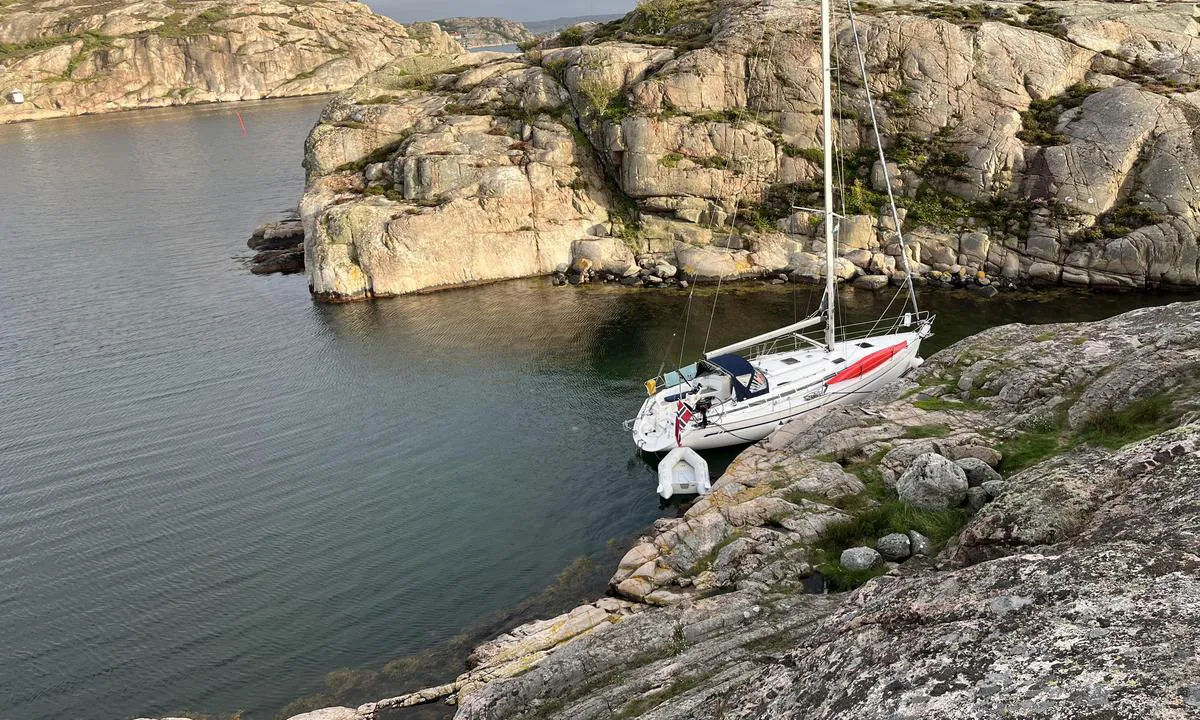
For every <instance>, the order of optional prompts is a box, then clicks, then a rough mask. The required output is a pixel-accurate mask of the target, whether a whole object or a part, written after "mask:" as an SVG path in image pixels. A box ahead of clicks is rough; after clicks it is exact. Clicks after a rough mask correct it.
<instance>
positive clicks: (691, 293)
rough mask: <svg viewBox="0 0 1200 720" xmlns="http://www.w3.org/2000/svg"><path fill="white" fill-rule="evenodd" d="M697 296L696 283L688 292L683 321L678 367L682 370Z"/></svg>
mask: <svg viewBox="0 0 1200 720" xmlns="http://www.w3.org/2000/svg"><path fill="white" fill-rule="evenodd" d="M695 294H696V283H692V287H691V290H689V291H688V301H687V311H686V314H685V315H684V320H683V339H681V340H680V341H679V365H678V367H681V368H682V367H683V351H684V349H686V348H687V331H688V323H689V322H690V321H691V318H692V297H694V296H695ZM659 374H661V372H660V373H659Z"/></svg>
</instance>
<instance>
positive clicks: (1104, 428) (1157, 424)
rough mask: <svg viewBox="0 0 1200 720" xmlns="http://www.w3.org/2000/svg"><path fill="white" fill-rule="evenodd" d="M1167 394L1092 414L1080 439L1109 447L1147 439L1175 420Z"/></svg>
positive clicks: (1116, 447) (1117, 446)
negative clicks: (1116, 409) (1118, 408)
mask: <svg viewBox="0 0 1200 720" xmlns="http://www.w3.org/2000/svg"><path fill="white" fill-rule="evenodd" d="M1173 419H1174V418H1173V417H1172V414H1171V398H1170V397H1169V396H1168V395H1167V393H1160V394H1158V395H1152V396H1151V397H1148V398H1144V399H1142V400H1138V401H1136V402H1133V403H1130V404H1129V406H1128V407H1126V408H1125V409H1124V410H1118V411H1115V412H1109V413H1103V414H1099V415H1093V416H1092V417H1090V418H1088V419H1087V421H1086V422H1085V423H1084V424H1083V427H1081V428H1080V430H1079V439H1080V440H1082V441H1083V442H1085V443H1088V444H1089V445H1099V446H1100V447H1105V448H1108V449H1110V450H1116V449H1118V448H1121V447H1124V446H1125V445H1128V444H1129V443H1131V442H1137V441H1138V440H1144V439H1146V438H1148V437H1150V436H1151V435H1154V434H1156V433H1158V432H1161V431H1162V430H1164V429H1166V428H1167V427H1168V426H1169V425H1170V424H1171V422H1172V421H1173Z"/></svg>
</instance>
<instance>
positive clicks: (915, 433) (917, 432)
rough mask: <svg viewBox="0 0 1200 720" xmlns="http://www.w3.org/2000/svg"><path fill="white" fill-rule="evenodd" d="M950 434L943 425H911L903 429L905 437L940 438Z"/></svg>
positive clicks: (948, 429)
mask: <svg viewBox="0 0 1200 720" xmlns="http://www.w3.org/2000/svg"><path fill="white" fill-rule="evenodd" d="M949 434H950V428H948V427H946V426H945V425H913V426H912V427H907V428H905V429H904V437H906V438H940V437H946V436H947V435H949Z"/></svg>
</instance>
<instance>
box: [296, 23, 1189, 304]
mask: <svg viewBox="0 0 1200 720" xmlns="http://www.w3.org/2000/svg"><path fill="white" fill-rule="evenodd" d="M857 7H858V8H859V10H858V17H857V22H858V26H859V29H860V32H861V34H862V36H863V38H864V51H865V54H866V64H867V67H868V68H869V69H870V71H871V73H872V75H871V87H870V89H871V91H872V93H873V97H874V98H875V100H876V105H877V106H878V109H879V112H880V123H881V126H882V129H883V134H884V142H885V143H886V145H887V148H888V157H889V162H890V169H891V170H892V173H893V177H897V178H898V179H899V184H900V194H901V198H900V200H899V204H900V205H902V210H901V212H902V214H903V215H904V216H905V217H904V225H905V229H906V232H907V234H908V237H909V239H910V242H909V243H908V246H909V247H908V250H907V252H908V253H909V260H910V261H911V265H912V268H913V271H914V274H915V275H917V277H918V278H920V279H922V280H925V281H929V282H934V283H950V282H956V283H963V282H970V283H977V282H986V283H993V281H1000V282H999V283H997V284H1001V283H1005V282H1012V283H1019V284H1026V285H1036V284H1066V285H1076V286H1088V287H1093V288H1145V287H1173V286H1174V287H1195V286H1196V285H1197V284H1198V283H1200V248H1198V245H1197V229H1198V226H1197V220H1196V195H1195V192H1194V190H1193V188H1194V187H1195V185H1196V181H1197V179H1198V178H1197V175H1198V174H1200V157H1198V155H1197V149H1196V144H1195V142H1194V137H1195V135H1196V133H1197V131H1198V130H1200V125H1198V124H1197V123H1198V122H1200V121H1198V120H1197V118H1198V117H1200V115H1197V107H1198V105H1200V90H1198V88H1200V65H1198V64H1197V63H1198V61H1197V57H1198V56H1197V55H1196V53H1195V52H1194V49H1193V48H1194V43H1195V38H1196V36H1197V33H1198V28H1200V23H1198V21H1197V19H1196V17H1195V10H1194V7H1193V6H1192V5H1186V4H1176V3H1160V2H1140V3H1137V2H1135V3H1128V2H1120V3H1109V2H1094V1H1080V2H1043V3H1015V2H988V3H976V4H969V5H964V4H954V5H947V4H942V3H930V2H917V3H902V4H901V3H896V4H891V3H859V4H858V6H857ZM816 17H817V8H816V5H815V4H814V3H812V2H810V1H808V0H646V1H645V2H642V3H640V4H639V6H638V9H637V10H635V11H634V12H633V13H630V14H629V15H627V16H625V17H624V18H621V19H618V20H615V21H612V22H609V23H603V24H600V23H591V24H585V25H580V26H576V27H572V28H569V29H568V30H566V31H564V32H563V33H561V34H560V35H559V36H557V37H555V38H553V39H550V40H548V41H546V42H543V43H542V44H541V45H539V46H538V47H534V48H532V49H530V50H529V51H527V52H524V53H519V54H504V55H499V54H475V55H457V56H455V55H443V56H437V57H434V56H426V57H423V58H421V59H420V61H419V62H418V61H414V60H413V59H405V60H401V61H399V62H396V63H393V64H391V65H388V66H385V67H383V68H381V69H380V70H379V71H377V72H375V73H372V74H370V75H368V76H366V77H365V78H363V80H361V81H360V82H359V83H357V84H356V85H355V86H354V87H353V88H351V89H350V90H348V91H346V92H345V93H343V94H342V95H340V96H339V97H338V98H337V99H336V100H335V101H334V102H332V103H331V104H330V106H329V107H328V108H326V110H325V112H324V114H323V115H322V117H321V121H320V124H319V125H318V126H317V127H316V128H315V129H314V130H313V132H312V135H311V136H310V138H309V141H308V145H307V148H306V154H305V165H306V168H307V171H308V183H307V189H306V191H305V194H304V198H303V201H302V203H301V207H300V210H301V216H302V220H303V223H304V231H305V255H306V265H307V277H308V282H309V284H310V286H311V289H312V292H313V293H314V294H315V295H316V296H317V297H319V298H324V299H330V300H352V299H361V298H371V297H384V296H391V295H398V294H402V293H408V292H414V291H418V290H424V289H429V288H438V287H450V286H455V285H462V284H467V283H476V282H484V281H490V280H498V279H504V278H513V277H521V276H530V275H538V274H546V273H551V272H553V271H555V270H556V269H560V270H565V269H569V268H571V266H574V267H575V269H576V270H577V271H578V270H580V262H579V261H580V260H581V259H582V260H586V266H587V267H586V268H583V269H586V270H592V271H595V270H602V271H603V272H605V273H608V274H610V275H612V276H614V277H626V276H633V275H639V273H642V271H644V270H646V269H647V268H648V267H654V266H659V265H661V266H664V267H665V266H670V267H673V268H677V269H678V270H679V276H680V277H713V278H715V277H724V278H727V279H728V278H736V277H757V276H761V275H763V274H764V273H767V272H771V273H787V277H789V278H796V279H814V278H816V277H818V276H819V275H820V274H821V272H822V269H821V263H820V261H819V255H820V253H822V252H823V249H822V246H823V240H822V239H821V233H820V231H819V221H818V219H817V218H815V217H814V216H813V214H811V213H808V212H805V211H802V210H800V211H797V210H795V209H794V208H795V207H797V206H799V207H813V206H814V205H815V204H816V199H815V197H814V191H815V190H816V189H817V188H818V187H819V181H820V176H819V168H820V165H821V153H820V151H819V150H818V149H817V148H818V147H819V145H820V143H819V142H818V136H817V132H818V127H819V124H820V118H819V115H818V114H817V108H818V98H817V88H818V87H819V83H818V82H817V79H818V73H819V62H818V47H817V46H818V41H817V38H816V35H815V34H814V33H815V30H816V22H817V21H816ZM837 32H838V34H839V38H840V39H839V41H838V43H837V47H838V53H839V55H840V57H839V61H838V64H839V66H840V67H841V68H843V70H842V78H841V85H840V89H841V92H840V93H839V95H840V97H841V98H842V100H841V105H840V106H839V115H840V120H839V122H838V123H837V126H836V129H837V133H838V137H839V144H840V146H841V147H842V156H841V157H840V158H839V166H840V167H842V168H843V169H844V170H843V172H844V176H845V177H844V180H845V181H846V182H845V184H846V185H847V187H848V188H849V189H848V192H847V193H846V195H845V204H846V210H845V214H846V216H847V217H846V220H845V221H844V222H842V224H841V231H840V238H841V245H842V247H841V248H840V254H841V256H842V260H841V264H840V266H839V269H838V274H839V276H840V277H841V278H843V279H845V280H847V281H855V282H859V283H860V284H862V285H864V286H867V287H882V286H886V285H887V284H888V283H898V282H899V281H900V280H901V279H902V278H903V275H902V272H903V271H902V270H901V269H900V266H901V265H902V263H898V262H897V261H898V258H899V254H900V252H901V251H900V246H899V245H898V244H897V242H896V239H895V232H894V228H892V227H891V223H890V219H889V218H887V217H883V216H881V210H882V208H883V204H884V196H883V195H882V194H881V192H880V191H881V188H882V186H881V185H880V182H881V180H882V167H880V166H879V164H878V163H877V162H875V161H874V160H873V159H872V157H871V153H870V150H869V147H870V143H871V142H872V137H871V135H870V132H869V125H868V124H867V122H866V117H867V114H868V113H867V104H866V92H865V90H866V88H864V87H863V86H862V83H861V81H860V79H859V78H858V75H857V73H856V72H855V71H854V70H853V68H856V67H857V60H856V58H855V56H854V54H853V50H852V48H853V44H852V42H851V38H850V36H849V29H848V24H847V23H846V22H845V20H844V19H843V21H842V22H840V23H839V25H838V28H837ZM642 274H644V273H642Z"/></svg>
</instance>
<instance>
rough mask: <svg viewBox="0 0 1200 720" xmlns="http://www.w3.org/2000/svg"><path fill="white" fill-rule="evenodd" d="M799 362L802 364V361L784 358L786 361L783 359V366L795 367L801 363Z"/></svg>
mask: <svg viewBox="0 0 1200 720" xmlns="http://www.w3.org/2000/svg"><path fill="white" fill-rule="evenodd" d="M799 362H800V361H799V360H797V359H796V358H784V359H783V364H784V365H795V364H797V363H799Z"/></svg>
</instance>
